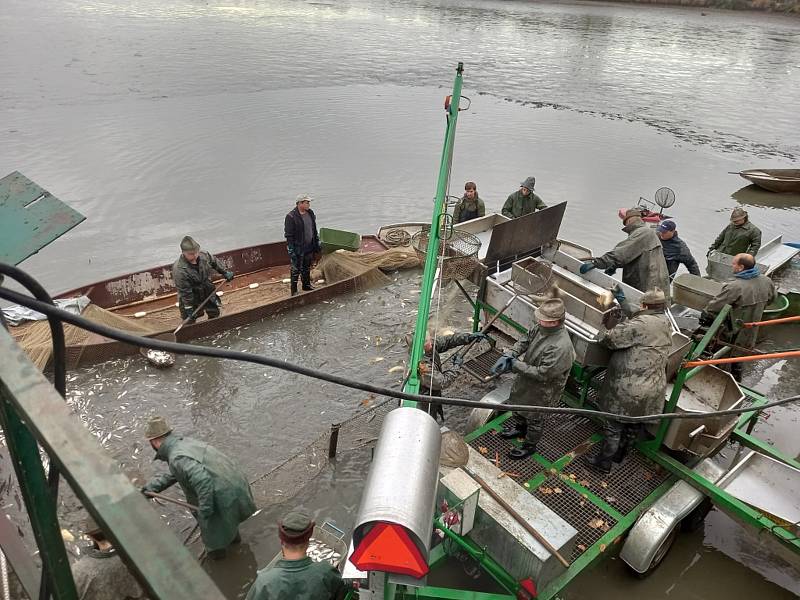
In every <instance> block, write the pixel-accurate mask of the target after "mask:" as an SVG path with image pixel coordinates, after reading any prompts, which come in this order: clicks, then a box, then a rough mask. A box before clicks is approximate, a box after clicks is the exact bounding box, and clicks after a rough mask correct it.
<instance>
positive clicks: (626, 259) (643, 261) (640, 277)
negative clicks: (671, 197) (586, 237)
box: [580, 208, 669, 294]
mask: <svg viewBox="0 0 800 600" xmlns="http://www.w3.org/2000/svg"><path fill="white" fill-rule="evenodd" d="M622 231H624V232H625V233H627V234H628V237H627V238H625V239H624V240H622V241H621V242H620V243H619V244H617V245H616V246H614V247H613V248H612V249H611V250H609V251H608V252H606V253H605V254H603V255H602V256H598V257H595V258H590V259H588V260H587V261H586V262H584V263H583V264H582V265H581V266H580V272H581V274H585V273H588V272H589V271H591V270H592V269H596V268H599V269H604V270H605V272H606V274H607V275H613V274H614V272H615V271H616V270H617V269H619V268H622V283H627V284H628V285H629V286H631V287H635V288H636V289H637V290H640V291H642V292H644V291H646V290H651V289H653V288H656V287H657V288H659V289H661V290H664V292H665V293H667V294H668V293H669V275H668V274H667V262H666V260H664V252H663V251H662V250H661V240H659V239H658V236H657V235H656V232H655V231H653V230H652V229H650V227H648V226H647V225H646V224H645V222H644V221H643V220H642V211H641V209H640V208H629V209H628V210H627V211H625V214H624V215H623V216H622Z"/></svg>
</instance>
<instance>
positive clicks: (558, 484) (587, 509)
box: [532, 477, 617, 562]
mask: <svg viewBox="0 0 800 600" xmlns="http://www.w3.org/2000/svg"><path fill="white" fill-rule="evenodd" d="M532 493H533V495H534V496H536V498H537V499H538V500H540V501H541V502H542V504H544V505H545V506H547V507H548V508H549V509H551V510H552V511H553V512H555V513H556V514H558V515H559V516H560V517H561V518H562V519H564V520H565V521H566V522H567V523H569V524H570V525H572V526H573V527H574V528H575V529H577V530H578V536H577V537H576V538H575V549H574V550H573V551H572V557H571V559H570V562H572V561H573V560H575V559H576V558H578V557H579V556H580V555H581V554H583V553H584V552H585V551H586V550H587V549H588V548H589V547H590V546H592V545H593V544H594V543H595V542H596V541H597V540H599V539H600V538H601V537H603V534H605V533H606V532H607V531H608V530H609V529H611V528H612V527H613V526H614V525H616V524H617V520H616V519H615V518H614V517H612V516H611V515H609V514H608V513H606V512H604V511H602V510H601V509H600V508H598V507H597V506H595V505H594V504H592V503H591V502H590V501H589V500H588V499H586V498H584V497H583V496H582V495H581V494H580V493H579V492H577V491H576V490H574V489H572V488H571V487H569V486H568V485H567V484H566V483H564V482H563V481H562V480H561V478H559V477H548V478H547V479H546V480H545V481H544V483H542V484H541V485H540V486H539V487H537V488H536V489H534V490H532Z"/></svg>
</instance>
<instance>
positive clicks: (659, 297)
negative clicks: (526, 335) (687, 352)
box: [589, 288, 672, 473]
mask: <svg viewBox="0 0 800 600" xmlns="http://www.w3.org/2000/svg"><path fill="white" fill-rule="evenodd" d="M615 295H616V297H617V300H618V301H619V300H621V301H622V302H621V303H622V304H625V296H624V293H623V292H622V291H621V290H617V292H616V294H615ZM665 308H666V296H665V295H664V292H663V291H661V290H660V289H658V288H656V289H652V290H648V291H647V292H645V293H644V294H643V295H642V299H641V306H640V310H638V311H636V312H635V313H634V314H633V315H632V317H631V318H630V319H627V320H624V321H622V322H621V323H619V324H618V325H616V327H613V328H612V329H606V330H603V331H602V332H601V334H600V337H599V339H598V342H599V343H600V344H602V345H604V346H605V347H606V348H609V349H610V350H611V351H612V352H611V357H610V358H609V360H608V368H607V369H606V373H605V377H604V379H603V382H602V384H601V387H600V394H599V404H600V410H603V411H605V412H610V413H614V414H618V415H626V416H631V417H635V416H642V415H652V414H659V413H661V412H662V411H663V408H664V394H665V392H666V389H667V376H666V368H667V359H668V358H669V352H670V349H671V348H672V331H671V328H670V325H669V322H668V321H667V317H666V315H665V314H664V310H665ZM642 430H643V427H642V425H640V424H629V423H623V422H621V421H616V420H614V419H607V420H606V421H605V423H604V425H603V433H604V435H605V438H604V439H603V443H602V445H601V446H600V449H599V451H598V452H597V454H595V455H594V456H593V457H592V458H590V459H589V463H590V464H592V465H594V466H595V467H597V468H598V469H599V470H600V471H602V472H603V473H609V472H610V471H611V466H612V463H614V462H622V460H623V459H624V458H625V453H626V452H627V450H628V447H629V446H630V445H631V444H633V443H634V442H635V441H636V440H637V439H638V437H639V436H640V434H641V432H642Z"/></svg>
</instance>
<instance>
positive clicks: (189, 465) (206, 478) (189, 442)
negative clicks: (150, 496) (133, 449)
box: [142, 416, 256, 560]
mask: <svg viewBox="0 0 800 600" xmlns="http://www.w3.org/2000/svg"><path fill="white" fill-rule="evenodd" d="M145 437H146V438H147V439H148V440H149V441H150V446H152V448H153V450H155V451H156V459H157V460H163V461H164V462H166V463H167V466H168V467H169V472H168V473H162V474H161V475H156V476H155V477H153V478H152V479H151V480H150V481H149V482H148V483H147V485H145V486H144V487H143V488H142V493H145V492H156V493H158V492H161V491H163V490H165V489H167V488H168V487H170V486H172V485H175V484H176V483H177V484H178V485H180V486H181V489H182V490H183V493H184V494H185V496H186V502H188V503H189V504H193V505H194V506H196V507H197V511H196V512H194V517H195V519H197V523H198V525H199V526H200V536H201V537H202V539H203V544H204V545H205V547H206V552H207V553H208V557H209V558H211V559H212V560H219V559H222V558H225V555H226V549H227V547H228V546H230V545H231V544H234V543H237V542H238V541H239V540H240V539H241V538H240V537H239V524H240V523H241V522H243V521H245V520H246V519H247V518H248V517H249V516H250V515H252V514H253V513H254V512H255V511H256V506H255V503H254V502H253V494H252V493H251V491H250V484H248V483H247V479H246V478H245V476H244V475H243V474H242V472H241V471H240V470H239V469H238V467H237V466H236V465H235V464H234V462H233V461H232V460H231V459H230V458H228V457H227V456H225V455H224V454H223V453H222V452H220V451H219V450H217V449H216V448H214V447H213V446H210V445H208V444H206V443H205V442H201V441H199V440H195V439H192V438H189V437H183V436H182V435H177V434H173V433H172V427H170V426H169V425H168V424H167V421H166V420H165V419H164V417H159V416H155V417H151V418H150V420H149V421H148V422H147V427H146V428H145Z"/></svg>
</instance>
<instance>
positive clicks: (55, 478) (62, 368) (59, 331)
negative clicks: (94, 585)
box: [0, 263, 67, 599]
mask: <svg viewBox="0 0 800 600" xmlns="http://www.w3.org/2000/svg"><path fill="white" fill-rule="evenodd" d="M0 275H5V276H7V277H9V278H11V279H13V280H14V281H16V282H17V283H19V284H20V285H21V286H22V287H24V288H25V289H27V290H28V291H29V292H30V293H31V294H33V295H34V296H35V297H36V298H38V299H39V300H41V301H42V302H46V303H47V304H48V305H50V306H52V307H54V308H55V303H54V302H53V299H52V298H51V297H50V294H48V293H47V290H45V289H44V287H43V286H42V285H41V284H40V283H39V282H38V281H36V280H35V279H34V278H33V277H31V276H30V275H28V274H27V273H26V272H25V271H23V270H22V269H20V268H18V267H14V266H12V265H9V264H6V263H0ZM47 322H48V324H49V325H50V338H51V340H52V347H53V386H54V387H55V388H56V391H57V392H58V393H59V394H60V395H61V397H62V398H64V399H66V397H67V343H66V340H65V339H64V323H63V322H62V321H61V320H60V319H59V318H58V317H57V316H55V315H47ZM59 479H60V474H59V472H58V469H57V468H56V466H55V464H54V463H53V461H52V460H51V461H50V464H49V466H48V468H47V487H48V489H49V490H50V494H52V498H53V505H54V506H55V505H56V504H57V503H58V483H59ZM39 598H43V599H47V598H50V582H49V581H48V577H47V574H46V573H45V571H44V565H42V579H41V581H40V583H39Z"/></svg>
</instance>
